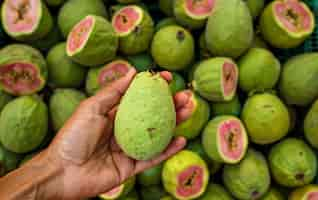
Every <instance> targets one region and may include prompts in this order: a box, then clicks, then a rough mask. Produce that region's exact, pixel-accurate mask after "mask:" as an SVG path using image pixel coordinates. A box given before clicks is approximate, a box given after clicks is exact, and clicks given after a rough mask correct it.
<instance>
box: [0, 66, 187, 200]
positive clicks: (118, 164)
mask: <svg viewBox="0 0 318 200" xmlns="http://www.w3.org/2000/svg"><path fill="white" fill-rule="evenodd" d="M135 74H136V71H135V70H134V69H132V70H130V71H129V72H128V74H127V75H126V76H125V77H123V78H121V79H119V80H118V81H116V82H115V83H113V84H112V85H110V86H108V87H106V88H104V89H102V90H101V91H100V92H99V93H98V94H96V95H95V96H93V97H90V98H88V99H87V100H85V101H83V102H82V103H81V105H80V106H79V108H78V109H77V110H76V112H75V113H74V114H73V115H72V117H71V118H70V119H69V120H68V121H67V123H66V124H65V125H64V127H63V128H62V129H61V130H60V131H59V133H58V134H57V136H56V137H55V138H54V140H53V142H52V143H51V144H50V146H49V147H48V148H47V149H46V150H44V151H42V152H41V153H40V154H39V155H37V156H36V157H35V158H34V159H32V160H31V161H29V162H28V163H26V164H25V165H23V166H22V167H21V168H19V169H17V170H15V171H13V172H11V173H9V174H8V175H6V176H5V177H2V178H1V179H0V199H6V200H13V199H17V200H18V199H19V200H21V199H23V200H29V199H30V200H51V199H54V200H57V199H63V200H64V199H65V200H68V199H85V198H87V197H94V196H97V195H98V194H101V193H104V192H107V191H109V190H111V189H112V188H114V187H116V186H118V185H119V184H121V183H122V182H123V181H125V180H126V179H128V178H129V177H131V176H134V175H136V174H138V173H140V172H142V171H144V170H146V169H148V168H151V167H153V166H155V165H157V164H159V163H161V162H162V161H164V160H166V159H168V158H169V157H171V156H172V155H174V154H175V153H177V152H178V151H180V150H181V149H183V148H184V146H185V144H186V141H185V139H184V138H182V137H179V138H176V139H174V140H173V141H172V142H171V144H170V145H169V146H168V147H167V149H166V150H165V151H164V152H163V153H162V154H160V155H159V156H157V157H155V158H153V159H151V160H148V161H136V160H134V159H132V158H130V157H128V156H127V155H126V154H124V153H123V152H122V151H121V149H120V148H119V146H118V145H117V144H116V142H115V140H114V136H113V124H114V117H115V114H116V107H117V105H118V104H119V102H120V99H121V97H122V96H123V94H124V93H125V91H126V90H127V88H128V86H129V84H130V82H131V81H132V79H133V77H134V76H135ZM161 76H162V77H163V78H164V79H166V80H167V81H170V80H171V74H170V73H169V72H161ZM187 101H188V98H187V96H186V95H180V94H179V95H176V97H175V104H176V112H177V119H178V121H179V122H180V121H183V120H184V119H185V118H186V116H185V114H183V113H187V111H186V110H185V109H186V108H184V107H183V106H182V105H185V104H186V103H187Z"/></svg>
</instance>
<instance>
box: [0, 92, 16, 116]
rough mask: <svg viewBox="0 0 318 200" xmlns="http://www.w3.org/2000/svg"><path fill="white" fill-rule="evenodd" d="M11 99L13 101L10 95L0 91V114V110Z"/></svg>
mask: <svg viewBox="0 0 318 200" xmlns="http://www.w3.org/2000/svg"><path fill="white" fill-rule="evenodd" d="M12 99H13V97H12V96H11V95H9V94H7V93H6V92H4V91H2V90H0V113H1V111H2V109H3V108H4V107H5V105H7V103H9V102H10V101H11V100H12Z"/></svg>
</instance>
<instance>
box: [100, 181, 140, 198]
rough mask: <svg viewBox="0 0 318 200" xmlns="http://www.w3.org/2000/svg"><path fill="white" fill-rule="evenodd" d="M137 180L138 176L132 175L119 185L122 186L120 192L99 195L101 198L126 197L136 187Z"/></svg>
mask: <svg viewBox="0 0 318 200" xmlns="http://www.w3.org/2000/svg"><path fill="white" fill-rule="evenodd" d="M135 182H136V177H135V176H132V177H130V178H129V179H127V180H126V181H124V183H122V184H121V185H120V186H119V187H122V188H121V189H120V190H119V191H118V192H119V193H117V194H112V195H111V196H108V194H107V193H105V194H101V195H99V196H98V197H99V199H102V200H113V199H120V198H124V197H126V196H127V195H128V194H129V193H130V192H131V191H132V190H133V189H134V186H135Z"/></svg>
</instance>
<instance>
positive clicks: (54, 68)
mask: <svg viewBox="0 0 318 200" xmlns="http://www.w3.org/2000/svg"><path fill="white" fill-rule="evenodd" d="M65 49H66V43H65V42H63V43H59V44H57V45H55V46H54V47H53V48H52V49H51V50H50V51H49V53H48V55H47V58H46V60H47V65H48V71H49V80H48V82H49V85H50V86H52V87H59V88H64V87H70V88H77V87H80V86H81V85H82V84H83V82H84V80H85V78H86V69H85V68H84V67H83V66H81V65H79V64H77V63H75V62H73V61H72V60H71V59H70V58H69V57H68V56H67V55H66V51H65Z"/></svg>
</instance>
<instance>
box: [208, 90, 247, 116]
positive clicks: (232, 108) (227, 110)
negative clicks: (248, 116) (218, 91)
mask: <svg viewBox="0 0 318 200" xmlns="http://www.w3.org/2000/svg"><path fill="white" fill-rule="evenodd" d="M241 108H242V106H241V103H240V100H239V98H238V96H237V95H235V96H234V97H233V99H232V100H231V101H227V102H215V103H212V104H211V113H212V116H219V115H233V116H237V117H238V116H240V114H241Z"/></svg>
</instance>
